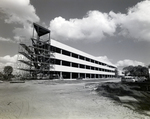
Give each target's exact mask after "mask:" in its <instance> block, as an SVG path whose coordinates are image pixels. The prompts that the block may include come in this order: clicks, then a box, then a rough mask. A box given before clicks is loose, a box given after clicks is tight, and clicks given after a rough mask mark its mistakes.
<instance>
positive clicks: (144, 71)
mask: <svg viewBox="0 0 150 119" xmlns="http://www.w3.org/2000/svg"><path fill="white" fill-rule="evenodd" d="M123 73H124V75H125V76H127V75H128V76H137V77H146V78H149V70H148V68H147V67H144V66H141V65H138V66H127V67H124V68H123Z"/></svg>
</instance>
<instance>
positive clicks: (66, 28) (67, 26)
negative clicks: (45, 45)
mask: <svg viewBox="0 0 150 119" xmlns="http://www.w3.org/2000/svg"><path fill="white" fill-rule="evenodd" d="M50 29H51V36H52V37H53V38H54V39H67V40H68V39H73V40H83V39H84V40H88V39H90V40H101V39H103V38H104V37H105V35H106V34H107V35H110V36H113V35H114V32H115V29H116V25H115V23H114V21H113V19H112V18H111V17H110V15H109V14H107V13H101V12H99V11H89V12H88V13H87V15H86V16H85V17H83V18H82V19H70V20H66V19H65V18H62V17H56V18H55V19H54V20H52V21H51V22H50Z"/></svg>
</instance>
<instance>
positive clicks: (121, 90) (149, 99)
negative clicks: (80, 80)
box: [96, 82, 150, 116]
mask: <svg viewBox="0 0 150 119" xmlns="http://www.w3.org/2000/svg"><path fill="white" fill-rule="evenodd" d="M149 87H150V83H147V82H143V83H121V82H118V83H116V82H106V83H101V84H99V85H98V87H97V89H96V91H97V92H98V94H100V95H102V96H105V97H108V98H110V99H112V100H114V101H115V102H117V103H118V104H122V105H123V106H125V107H128V108H130V109H132V110H134V111H137V112H139V113H142V114H145V115H147V116H150V113H148V112H149V110H150V88H149Z"/></svg>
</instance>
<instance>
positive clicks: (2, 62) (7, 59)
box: [0, 54, 17, 70]
mask: <svg viewBox="0 0 150 119" xmlns="http://www.w3.org/2000/svg"><path fill="white" fill-rule="evenodd" d="M16 62H17V54H16V55H14V56H12V57H11V56H10V55H6V56H3V57H0V69H1V70H2V69H3V68H4V67H5V66H12V67H13V68H15V67H14V66H15V63H16Z"/></svg>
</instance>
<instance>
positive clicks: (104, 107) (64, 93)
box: [0, 81, 150, 119]
mask: <svg viewBox="0 0 150 119" xmlns="http://www.w3.org/2000/svg"><path fill="white" fill-rule="evenodd" d="M98 83H99V82H84V81H82V82H76V83H74V82H72V83H71V82H69V83H67V82H65V83H62V82H61V83H59V82H55V81H26V82H25V83H9V82H4V83H0V119H150V117H148V116H145V115H142V114H138V113H137V112H134V111H133V110H130V109H129V108H127V107H124V106H123V105H120V104H116V103H114V102H113V101H112V100H110V99H108V98H107V97H103V96H101V95H98V94H97V93H96V91H95V90H94V87H95V85H97V84H98Z"/></svg>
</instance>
